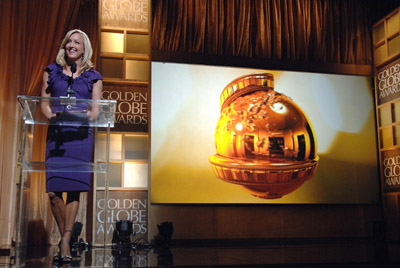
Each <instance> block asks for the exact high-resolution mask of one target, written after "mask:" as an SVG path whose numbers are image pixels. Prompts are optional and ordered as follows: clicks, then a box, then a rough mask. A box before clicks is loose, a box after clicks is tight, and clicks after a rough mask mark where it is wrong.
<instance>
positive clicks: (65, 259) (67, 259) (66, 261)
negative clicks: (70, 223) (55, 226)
mask: <svg viewBox="0 0 400 268" xmlns="http://www.w3.org/2000/svg"><path fill="white" fill-rule="evenodd" d="M66 232H72V231H71V230H66V231H64V234H65V233H66ZM60 251H61V241H60ZM59 262H60V263H61V264H65V265H68V264H71V263H72V256H71V248H70V253H69V254H68V255H65V256H60V261H59Z"/></svg>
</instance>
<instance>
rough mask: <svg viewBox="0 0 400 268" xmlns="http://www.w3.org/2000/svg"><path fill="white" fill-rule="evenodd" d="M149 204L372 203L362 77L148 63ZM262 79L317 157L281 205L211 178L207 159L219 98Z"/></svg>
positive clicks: (368, 97)
mask: <svg viewBox="0 0 400 268" xmlns="http://www.w3.org/2000/svg"><path fill="white" fill-rule="evenodd" d="M151 73H152V79H151V130H150V131H151V135H150V138H151V148H150V153H151V163H150V169H151V172H150V179H151V202H152V203H154V204H162V203H168V204H174V203H176V204H199V203H204V204H376V203H378V202H379V170H378V161H377V144H376V140H377V139H376V130H375V115H374V104H373V103H374V99H373V89H372V81H371V79H370V78H369V77H361V76H349V75H331V74H317V73H305V72H291V71H276V70H260V69H247V68H246V69H245V68H234V67H218V66H206V65H189V64H175V63H161V62H153V63H152V72H151ZM259 73H269V74H272V75H273V76H274V90H275V91H277V92H279V93H282V94H284V95H286V96H287V97H289V98H290V99H291V100H293V102H295V103H296V104H297V105H298V107H300V108H301V110H302V111H303V112H304V113H305V115H306V116H307V118H308V120H309V122H310V123H311V125H312V127H313V131H314V134H315V139H316V144H317V147H316V148H317V149H316V150H317V155H318V156H319V162H318V167H317V169H316V172H315V174H314V175H313V176H312V178H310V179H308V180H307V181H305V182H304V184H303V185H302V186H301V187H300V188H298V189H297V190H295V191H293V192H291V193H289V194H286V195H283V196H282V197H280V198H274V199H264V198H259V197H255V196H254V195H252V194H250V193H249V192H248V191H245V190H244V189H243V187H241V186H239V185H237V184H234V183H229V182H226V181H223V180H221V179H219V178H217V177H216V174H215V172H214V171H213V168H212V166H211V164H210V161H209V158H210V156H212V155H214V154H216V142H215V132H216V126H217V122H218V120H219V118H220V115H221V109H220V95H221V93H222V91H223V90H224V88H225V87H226V86H227V85H228V84H229V83H230V82H231V81H233V80H235V79H236V78H238V77H241V76H244V75H249V74H259Z"/></svg>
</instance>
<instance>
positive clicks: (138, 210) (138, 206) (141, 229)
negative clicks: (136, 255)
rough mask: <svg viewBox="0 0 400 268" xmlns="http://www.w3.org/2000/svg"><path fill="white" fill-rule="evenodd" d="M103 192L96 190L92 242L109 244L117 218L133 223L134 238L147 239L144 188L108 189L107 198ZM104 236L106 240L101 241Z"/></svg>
mask: <svg viewBox="0 0 400 268" xmlns="http://www.w3.org/2000/svg"><path fill="white" fill-rule="evenodd" d="M104 197H105V192H104V191H101V190H97V191H96V217H95V224H94V226H95V227H94V228H95V230H94V236H93V237H94V243H95V244H102V243H104V242H105V243H106V244H110V243H111V241H112V237H113V233H114V230H115V223H116V222H117V221H119V220H129V221H131V222H132V223H133V231H134V232H135V233H134V239H133V240H136V239H139V238H144V239H146V240H147V233H148V213H147V211H148V203H147V191H146V190H142V191H140V190H135V191H126V190H109V192H108V198H107V199H105V198H104ZM104 237H105V240H106V241H103V239H104Z"/></svg>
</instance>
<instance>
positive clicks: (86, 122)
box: [15, 96, 117, 249]
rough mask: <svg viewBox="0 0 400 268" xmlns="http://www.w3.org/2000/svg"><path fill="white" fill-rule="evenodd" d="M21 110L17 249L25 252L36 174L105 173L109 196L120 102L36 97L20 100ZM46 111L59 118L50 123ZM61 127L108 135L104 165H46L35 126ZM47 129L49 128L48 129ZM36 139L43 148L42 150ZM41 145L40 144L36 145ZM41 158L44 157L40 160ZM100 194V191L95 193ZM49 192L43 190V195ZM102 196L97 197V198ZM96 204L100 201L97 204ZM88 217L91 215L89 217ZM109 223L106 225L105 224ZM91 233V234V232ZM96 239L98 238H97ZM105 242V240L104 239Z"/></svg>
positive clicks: (101, 162)
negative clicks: (111, 149)
mask: <svg viewBox="0 0 400 268" xmlns="http://www.w3.org/2000/svg"><path fill="white" fill-rule="evenodd" d="M18 101H19V104H20V106H21V122H20V124H19V152H20V153H19V161H18V162H19V174H18V178H17V189H18V196H17V225H16V234H15V237H16V244H15V245H16V247H15V248H16V249H17V248H18V249H24V248H25V247H26V245H27V226H28V220H29V200H30V198H29V195H30V184H31V179H32V174H33V173H34V172H46V171H56V172H89V173H104V174H105V175H104V176H105V189H104V190H103V191H102V196H101V198H104V200H107V196H108V176H107V172H108V166H109V145H110V128H112V127H114V120H115V112H116V105H117V104H116V101H113V100H89V99H75V98H74V97H59V98H54V97H50V98H47V97H32V96H18ZM43 107H50V108H51V110H52V113H53V114H54V115H55V116H54V117H52V118H51V119H48V118H47V117H46V116H45V115H44V114H43V112H42V108H43ZM39 125H47V126H48V125H57V126H74V127H91V128H93V129H94V131H101V132H104V133H106V141H105V142H102V143H101V144H102V146H104V147H105V148H103V151H104V152H105V156H104V157H103V158H102V160H101V161H97V162H94V161H93V160H92V162H81V161H78V160H77V161H74V160H73V159H71V160H70V162H60V163H46V161H45V155H44V151H43V149H42V148H44V147H45V146H46V145H45V144H46V142H45V138H46V137H35V126H39ZM45 127H46V126H45ZM34 139H35V140H39V141H41V142H40V144H41V145H43V146H41V148H40V149H39V150H38V149H36V147H38V146H35V144H34ZM36 145H37V144H36ZM38 155H39V156H41V157H39V158H40V159H37V158H38ZM94 191H96V188H95V189H94ZM44 192H45V189H44V188H43V193H44ZM98 197H99V195H98V194H96V192H95V193H94V198H98ZM94 202H96V200H94ZM88 214H89V213H88ZM105 215H106V213H104V217H106V216H105ZM87 216H88V217H89V216H90V215H87ZM105 222H106V221H105ZM89 231H91V230H89ZM94 235H95V234H94ZM104 241H105V239H104Z"/></svg>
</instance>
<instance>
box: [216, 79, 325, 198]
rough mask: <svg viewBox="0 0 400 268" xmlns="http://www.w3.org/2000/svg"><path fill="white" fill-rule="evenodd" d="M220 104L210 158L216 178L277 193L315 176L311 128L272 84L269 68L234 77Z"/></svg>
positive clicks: (263, 193) (263, 194) (259, 193)
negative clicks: (265, 70) (266, 71)
mask: <svg viewBox="0 0 400 268" xmlns="http://www.w3.org/2000/svg"><path fill="white" fill-rule="evenodd" d="M220 106H221V115H220V118H219V120H218V123H217V127H216V130H215V145H216V152H217V153H216V154H215V155H213V156H211V157H210V158H209V161H210V163H211V166H212V168H213V170H214V173H215V175H216V177H217V178H219V179H221V180H223V181H226V182H229V183H233V184H238V185H240V186H242V187H243V188H244V189H245V190H246V191H248V192H249V193H250V194H252V195H253V196H256V197H258V198H263V199H277V198H281V197H282V196H284V195H287V194H289V193H291V192H293V191H295V190H296V189H298V188H299V187H301V186H302V185H303V183H304V182H305V181H307V180H309V179H310V178H312V177H313V175H314V174H315V172H316V169H317V166H318V161H319V157H318V155H317V142H316V138H315V134H314V130H313V128H312V126H311V124H310V122H309V120H308V118H307V117H306V115H305V113H304V112H303V111H302V110H301V108H300V107H299V106H298V105H297V104H296V103H295V102H294V101H293V100H291V99H290V98H289V97H287V96H285V95H284V94H281V93H278V92H276V91H275V90H274V77H273V75H272V74H268V73H262V74H252V75H245V76H241V77H239V78H237V79H235V80H234V81H232V82H231V83H229V84H228V85H227V86H226V87H225V88H224V90H223V91H222V93H221V97H220Z"/></svg>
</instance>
